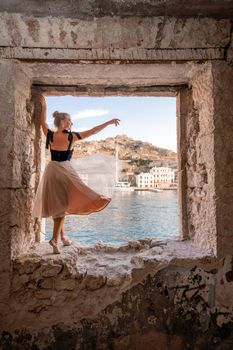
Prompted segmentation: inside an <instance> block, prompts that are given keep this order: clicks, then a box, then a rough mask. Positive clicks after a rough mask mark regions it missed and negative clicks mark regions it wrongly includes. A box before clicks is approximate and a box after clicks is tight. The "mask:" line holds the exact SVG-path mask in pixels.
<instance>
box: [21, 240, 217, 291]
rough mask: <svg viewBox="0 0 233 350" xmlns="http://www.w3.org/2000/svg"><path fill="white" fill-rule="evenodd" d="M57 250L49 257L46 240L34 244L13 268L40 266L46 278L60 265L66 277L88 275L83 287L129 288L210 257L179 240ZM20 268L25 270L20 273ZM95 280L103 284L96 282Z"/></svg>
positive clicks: (188, 242)
mask: <svg viewBox="0 0 233 350" xmlns="http://www.w3.org/2000/svg"><path fill="white" fill-rule="evenodd" d="M59 248H60V250H61V254H53V253H52V247H51V246H50V245H49V244H48V241H44V242H41V243H35V244H34V245H33V246H32V247H31V248H30V250H28V251H27V253H25V254H22V255H20V256H18V257H17V259H15V260H14V266H16V265H18V266H19V265H21V268H20V270H22V271H21V272H20V274H21V273H27V272H26V271H27V269H29V270H32V272H33V270H34V269H37V268H38V267H39V266H43V271H47V272H44V273H45V274H46V273H47V274H48V275H49V276H55V275H56V274H58V273H59V272H58V270H59V268H56V266H60V267H61V269H60V270H62V269H64V267H65V268H66V270H67V275H69V278H80V277H81V279H87V276H92V278H90V281H91V280H93V282H94V281H95V283H93V284H92V283H89V284H88V283H87V285H86V287H87V289H91V290H95V289H97V288H100V287H101V286H103V285H107V286H109V287H110V286H119V285H122V283H124V284H125V282H126V281H127V283H126V284H127V285H128V287H132V285H133V284H135V283H138V282H139V280H141V279H142V277H143V276H144V277H146V275H147V274H148V273H152V274H154V273H155V272H156V271H158V270H160V269H161V268H163V267H166V266H168V265H189V264H193V263H194V262H195V263H202V262H204V261H205V262H206V259H207V258H208V259H210V258H211V257H213V255H211V253H210V252H209V251H205V250H204V249H201V248H200V247H198V246H197V245H195V244H194V243H193V242H192V241H191V240H181V239H180V238H175V239H174V238H173V239H166V240H159V239H149V238H145V239H141V240H132V241H129V242H127V243H125V244H121V245H119V244H118V245H117V244H111V245H107V244H103V243H97V244H93V245H80V244H78V243H76V242H73V244H72V245H71V246H65V247H64V246H62V244H61V243H59ZM33 265H34V267H33ZM24 267H25V269H26V271H23V270H24ZM54 267H55V268H54ZM49 271H50V273H49ZM52 271H54V272H52ZM29 273H30V272H29ZM99 279H100V280H101V281H102V282H103V283H99V282H100V281H99V282H97V281H98V280H99ZM90 281H89V282H90ZM95 287H96V288H95Z"/></svg>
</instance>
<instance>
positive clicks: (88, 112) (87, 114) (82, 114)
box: [71, 109, 109, 120]
mask: <svg viewBox="0 0 233 350" xmlns="http://www.w3.org/2000/svg"><path fill="white" fill-rule="evenodd" d="M108 113H109V110H106V109H84V110H82V111H79V112H78V113H76V114H72V115H71V119H72V120H77V119H83V118H92V117H100V116H102V115H106V114H108Z"/></svg>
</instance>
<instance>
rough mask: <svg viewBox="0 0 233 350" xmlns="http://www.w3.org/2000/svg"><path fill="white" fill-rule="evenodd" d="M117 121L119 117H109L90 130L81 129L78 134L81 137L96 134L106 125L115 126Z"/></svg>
mask: <svg viewBox="0 0 233 350" xmlns="http://www.w3.org/2000/svg"><path fill="white" fill-rule="evenodd" d="M119 122H120V119H117V118H115V119H111V120H109V121H108V122H105V123H103V124H100V125H97V126H95V127H94V128H92V129H90V130H86V131H82V132H80V133H79V134H80V136H81V138H82V139H86V138H87V137H90V136H91V135H94V134H97V133H98V132H100V131H101V130H103V129H104V128H106V126H108V125H111V124H115V126H117V125H118V124H119Z"/></svg>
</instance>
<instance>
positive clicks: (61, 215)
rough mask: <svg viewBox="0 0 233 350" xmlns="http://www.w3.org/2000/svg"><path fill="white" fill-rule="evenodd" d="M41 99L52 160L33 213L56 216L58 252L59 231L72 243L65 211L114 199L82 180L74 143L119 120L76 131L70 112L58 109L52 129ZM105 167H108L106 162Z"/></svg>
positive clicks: (96, 207)
mask: <svg viewBox="0 0 233 350" xmlns="http://www.w3.org/2000/svg"><path fill="white" fill-rule="evenodd" d="M40 102H41V126H42V130H43V132H44V134H45V136H46V148H48V147H49V146H50V152H51V161H50V162H49V163H48V164H47V166H46V168H45V171H44V173H43V176H42V178H41V181H40V183H39V186H38V188H37V192H36V196H35V201H34V207H33V211H32V215H33V216H34V217H38V218H42V217H49V216H52V217H53V220H54V227H53V236H52V239H51V240H50V241H49V244H50V245H51V246H52V247H53V252H54V253H55V254H59V253H60V250H59V249H58V237H59V234H60V236H61V241H62V243H63V245H70V244H71V243H72V241H70V240H69V239H68V238H67V237H66V236H65V233H64V219H65V215H70V214H80V215H84V214H90V213H92V212H97V211H100V210H102V209H104V208H105V207H106V206H107V205H108V204H109V203H110V201H111V198H109V197H107V196H104V195H102V194H101V193H98V192H96V191H95V190H93V189H92V188H90V187H89V186H87V184H85V183H84V182H83V181H82V180H81V178H80V176H79V173H78V172H77V171H76V169H75V167H74V166H73V164H74V163H72V161H71V158H72V154H73V148H72V146H73V144H74V143H75V142H76V141H78V140H81V139H86V138H87V137H89V136H91V135H94V134H96V133H98V132H100V131H101V130H103V129H104V128H105V127H106V126H108V125H111V124H115V126H117V125H118V124H119V122H120V120H119V119H111V120H109V121H108V122H106V123H103V124H101V125H98V126H96V127H94V128H92V129H90V130H86V131H83V132H75V131H71V126H72V124H73V123H72V121H71V117H70V115H69V114H68V113H59V112H57V111H56V112H54V113H53V117H54V125H55V126H56V127H57V131H52V130H50V129H49V127H48V125H47V123H46V103H45V98H44V96H43V95H41V99H40ZM51 146H52V147H51ZM77 164H79V163H77ZM102 168H103V169H102V170H103V171H105V169H104V167H103V166H102ZM95 182H96V181H95Z"/></svg>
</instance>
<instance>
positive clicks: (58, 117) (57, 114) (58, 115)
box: [53, 111, 70, 128]
mask: <svg viewBox="0 0 233 350" xmlns="http://www.w3.org/2000/svg"><path fill="white" fill-rule="evenodd" d="M66 117H70V115H69V113H65V112H58V111H55V112H53V118H54V125H55V126H56V127H57V128H58V127H59V126H60V124H61V121H62V120H64V119H65V118H66Z"/></svg>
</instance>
